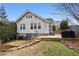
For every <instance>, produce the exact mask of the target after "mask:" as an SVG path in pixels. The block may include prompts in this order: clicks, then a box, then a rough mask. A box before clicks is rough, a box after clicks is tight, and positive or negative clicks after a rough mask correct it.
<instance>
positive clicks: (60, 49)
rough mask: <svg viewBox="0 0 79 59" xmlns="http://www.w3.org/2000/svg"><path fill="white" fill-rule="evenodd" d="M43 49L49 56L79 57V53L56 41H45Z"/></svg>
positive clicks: (42, 45)
mask: <svg viewBox="0 0 79 59" xmlns="http://www.w3.org/2000/svg"><path fill="white" fill-rule="evenodd" d="M41 48H42V50H43V52H44V54H45V55H47V56H77V55H79V53H77V52H76V51H74V50H73V49H70V48H68V47H67V46H65V45H64V43H61V42H56V41H43V42H42V44H41Z"/></svg>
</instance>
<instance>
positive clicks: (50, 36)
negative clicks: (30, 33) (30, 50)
mask: <svg viewBox="0 0 79 59" xmlns="http://www.w3.org/2000/svg"><path fill="white" fill-rule="evenodd" d="M38 38H62V37H61V34H55V35H49V36H38Z"/></svg>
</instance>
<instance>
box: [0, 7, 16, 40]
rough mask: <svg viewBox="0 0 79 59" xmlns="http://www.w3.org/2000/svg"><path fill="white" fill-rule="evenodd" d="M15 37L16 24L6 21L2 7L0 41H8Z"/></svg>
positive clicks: (0, 9) (0, 12)
mask: <svg viewBox="0 0 79 59" xmlns="http://www.w3.org/2000/svg"><path fill="white" fill-rule="evenodd" d="M14 36H16V23H15V22H10V21H8V18H7V15H6V12H5V9H4V7H3V6H2V7H1V8H0V41H8V40H10V39H13V38H14Z"/></svg>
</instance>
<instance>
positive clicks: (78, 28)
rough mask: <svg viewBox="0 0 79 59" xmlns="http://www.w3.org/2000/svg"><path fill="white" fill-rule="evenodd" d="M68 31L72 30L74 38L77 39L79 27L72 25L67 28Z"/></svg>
mask: <svg viewBox="0 0 79 59" xmlns="http://www.w3.org/2000/svg"><path fill="white" fill-rule="evenodd" d="M69 29H70V30H73V31H74V32H75V35H76V37H78V38H79V25H72V26H69Z"/></svg>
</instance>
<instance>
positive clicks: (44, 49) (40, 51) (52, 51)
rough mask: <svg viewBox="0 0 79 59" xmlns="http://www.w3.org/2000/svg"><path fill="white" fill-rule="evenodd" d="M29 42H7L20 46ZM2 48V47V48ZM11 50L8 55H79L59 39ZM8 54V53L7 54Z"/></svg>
mask: <svg viewBox="0 0 79 59" xmlns="http://www.w3.org/2000/svg"><path fill="white" fill-rule="evenodd" d="M25 43H27V42H26V41H24V40H20V41H19V40H15V41H11V42H8V43H6V45H11V46H20V45H23V44H25ZM0 49H1V48H0ZM12 52H13V53H14V54H13V53H11V52H9V53H8V54H7V55H18V56H19V55H24V56H26V55H32V56H34V55H37V56H38V55H41V56H42V55H45V56H79V53H78V52H76V51H75V50H73V49H70V48H68V47H67V46H66V45H65V44H64V43H61V42H57V41H41V42H39V43H37V44H35V45H32V46H30V47H25V48H23V49H21V50H16V51H12ZM5 55H6V54H5Z"/></svg>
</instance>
